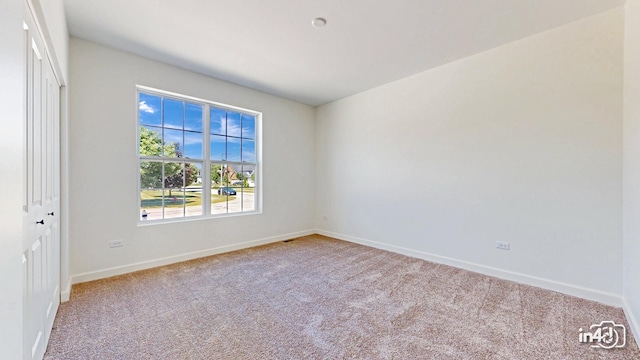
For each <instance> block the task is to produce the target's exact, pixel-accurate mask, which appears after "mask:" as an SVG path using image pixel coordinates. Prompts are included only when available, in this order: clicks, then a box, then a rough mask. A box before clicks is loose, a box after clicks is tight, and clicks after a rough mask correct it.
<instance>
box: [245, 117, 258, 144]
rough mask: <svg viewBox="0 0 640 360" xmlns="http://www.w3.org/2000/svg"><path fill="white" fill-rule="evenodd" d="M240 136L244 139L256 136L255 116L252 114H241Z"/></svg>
mask: <svg viewBox="0 0 640 360" xmlns="http://www.w3.org/2000/svg"><path fill="white" fill-rule="evenodd" d="M242 137H243V138H246V139H255V138H256V117H255V116H252V115H245V114H243V115H242Z"/></svg>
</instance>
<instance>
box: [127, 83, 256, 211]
mask: <svg viewBox="0 0 640 360" xmlns="http://www.w3.org/2000/svg"><path fill="white" fill-rule="evenodd" d="M260 119H261V114H260V113H258V112H255V111H250V110H244V109H238V108H235V107H231V106H228V105H222V104H217V103H214V102H210V101H205V100H200V99H195V98H190V97H185V96H180V95H176V94H171V93H166V92H162V91H158V90H152V89H148V88H142V87H139V88H138V134H139V136H138V154H139V164H140V178H139V187H140V191H139V194H140V198H139V200H140V202H139V203H140V209H139V212H140V220H142V221H152V220H163V219H179V218H189V217H203V216H221V215H226V214H234V213H248V212H257V211H258V209H259V207H258V205H259V204H258V189H259V187H258V186H257V185H258V183H259V180H258V168H259V166H258V165H259V164H258V162H257V159H258V158H259V157H258V156H257V155H258V151H257V150H258V149H259V146H258V144H259V136H258V135H259V134H258V131H257V129H259V122H260Z"/></svg>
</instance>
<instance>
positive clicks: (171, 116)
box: [164, 99, 184, 130]
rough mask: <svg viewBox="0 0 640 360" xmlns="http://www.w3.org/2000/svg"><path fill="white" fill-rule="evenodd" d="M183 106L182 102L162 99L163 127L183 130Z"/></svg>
mask: <svg viewBox="0 0 640 360" xmlns="http://www.w3.org/2000/svg"><path fill="white" fill-rule="evenodd" d="M183 116H184V104H183V102H182V101H177V100H172V99H164V127H167V128H173V129H180V130H182V128H183V121H182V118H183Z"/></svg>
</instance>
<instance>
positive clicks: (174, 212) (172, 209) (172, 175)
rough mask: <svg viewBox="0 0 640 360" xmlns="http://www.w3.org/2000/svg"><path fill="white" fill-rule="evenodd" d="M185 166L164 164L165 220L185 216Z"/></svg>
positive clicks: (171, 163) (172, 163)
mask: <svg viewBox="0 0 640 360" xmlns="http://www.w3.org/2000/svg"><path fill="white" fill-rule="evenodd" d="M184 182H185V179H184V164H182V163H178V162H165V163H164V218H165V219H169V218H175V217H183V216H184V191H183V188H184Z"/></svg>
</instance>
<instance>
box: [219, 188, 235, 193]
mask: <svg viewBox="0 0 640 360" xmlns="http://www.w3.org/2000/svg"><path fill="white" fill-rule="evenodd" d="M235 194H236V191H235V189H232V188H230V187H222V188H219V189H218V195H235Z"/></svg>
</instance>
